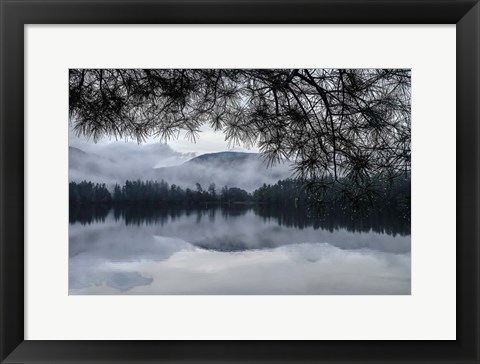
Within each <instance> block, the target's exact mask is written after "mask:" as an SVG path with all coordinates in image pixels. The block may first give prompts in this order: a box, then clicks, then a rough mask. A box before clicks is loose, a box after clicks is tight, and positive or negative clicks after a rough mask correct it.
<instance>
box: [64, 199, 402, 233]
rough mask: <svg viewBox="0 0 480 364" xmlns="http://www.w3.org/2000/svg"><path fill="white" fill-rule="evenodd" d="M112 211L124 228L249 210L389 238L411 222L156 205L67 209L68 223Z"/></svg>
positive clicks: (365, 214) (361, 213)
mask: <svg viewBox="0 0 480 364" xmlns="http://www.w3.org/2000/svg"><path fill="white" fill-rule="evenodd" d="M111 210H113V218H114V219H115V220H116V221H124V222H125V224H126V225H137V226H141V225H152V224H154V225H160V226H163V225H165V224H168V223H170V222H173V221H175V220H176V219H178V218H181V217H184V216H186V217H190V216H192V217H194V218H195V220H196V222H197V223H200V222H201V221H202V219H206V220H207V221H208V222H210V223H214V222H215V218H216V217H217V216H218V215H220V216H221V217H222V219H223V221H226V223H228V219H229V218H230V217H240V216H244V215H245V214H246V213H247V212H249V211H252V212H254V213H255V215H257V216H259V217H261V218H263V219H264V221H275V222H276V223H277V224H278V225H281V226H286V227H291V228H297V229H304V228H314V229H322V230H329V231H334V230H338V229H346V230H347V231H351V232H368V231H374V232H377V233H385V234H389V235H396V234H400V235H409V234H410V219H409V216H410V215H409V214H408V217H407V216H405V215H403V212H402V211H398V210H395V209H392V208H385V207H382V208H371V209H368V210H358V209H357V210H349V209H347V208H345V207H334V206H330V207H328V208H324V209H322V210H318V209H317V210H312V209H307V208H292V207H289V208H285V207H281V206H267V205H256V206H251V205H235V206H216V207H213V206H212V207H205V208H196V209H185V208H161V207H155V206H129V207H114V208H113V209H110V208H108V207H104V206H103V207H102V206H97V205H93V206H83V207H76V208H74V209H71V210H70V223H75V222H79V223H81V224H90V223H93V222H104V221H105V218H106V216H107V215H108V213H109V211H111Z"/></svg>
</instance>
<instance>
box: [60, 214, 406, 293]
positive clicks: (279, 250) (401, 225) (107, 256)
mask: <svg viewBox="0 0 480 364" xmlns="http://www.w3.org/2000/svg"><path fill="white" fill-rule="evenodd" d="M70 213H71V214H70V230H69V238H70V242H69V244H70V249H69V289H70V293H71V294H409V293H410V235H409V232H410V228H409V224H407V223H406V222H403V221H402V220H401V219H398V218H394V216H392V215H389V214H388V213H383V214H370V215H368V216H363V217H361V218H360V217H359V218H358V219H355V218H354V217H352V215H351V214H346V213H334V212H331V211H330V212H329V213H324V214H321V213H316V214H313V213H312V212H309V211H303V210H302V211H299V210H295V209H290V210H286V209H279V208H276V209H273V208H266V207H262V206H241V205H238V206H231V207H210V208H209V207H206V208H203V209H202V208H200V209H159V208H148V207H144V206H143V207H137V208H114V209H108V208H101V207H100V208H99V207H95V208H89V209H76V210H73V211H70Z"/></svg>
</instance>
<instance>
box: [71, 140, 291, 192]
mask: <svg viewBox="0 0 480 364" xmlns="http://www.w3.org/2000/svg"><path fill="white" fill-rule="evenodd" d="M139 148H140V147H138V146H129V145H125V144H118V145H107V146H102V147H98V148H96V149H94V152H91V151H87V152H86V151H84V150H82V149H80V148H76V147H69V180H70V181H75V182H80V181H83V180H87V181H92V182H97V183H106V184H107V185H109V186H112V185H113V184H115V183H119V184H123V183H125V181H126V180H127V179H129V180H136V179H140V180H161V179H163V180H165V181H167V182H168V183H169V184H176V185H178V186H181V187H182V188H192V189H195V188H196V186H195V184H196V183H200V184H201V186H202V187H203V188H204V189H207V188H208V187H209V185H210V184H211V183H215V185H216V188H217V191H219V190H220V189H221V188H222V187H223V186H228V187H239V188H242V189H245V190H247V191H249V192H251V191H253V190H255V189H256V188H258V187H261V186H262V185H263V184H264V183H267V184H273V183H275V182H277V181H278V180H279V179H285V178H287V177H289V176H290V174H291V172H290V164H289V163H280V164H276V165H275V166H272V167H267V163H266V161H265V160H264V157H263V156H262V155H261V154H258V153H242V152H219V153H208V154H202V155H200V156H197V157H194V158H191V159H189V160H187V161H186V162H183V161H185V158H188V157H189V156H188V155H186V154H180V153H177V152H174V151H172V150H171V149H170V148H169V147H168V146H164V145H161V144H160V145H152V146H145V147H141V149H139ZM160 163H162V164H163V165H165V164H167V165H168V164H173V163H175V164H174V165H173V166H170V167H161V168H154V166H155V165H158V164H160ZM179 163H181V164H179Z"/></svg>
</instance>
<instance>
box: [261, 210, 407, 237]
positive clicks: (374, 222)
mask: <svg viewBox="0 0 480 364" xmlns="http://www.w3.org/2000/svg"><path fill="white" fill-rule="evenodd" d="M254 211H255V214H257V215H258V216H261V217H263V218H264V220H265V221H267V220H274V221H276V222H277V223H278V224H279V225H282V226H287V227H294V228H299V229H303V228H309V227H313V228H314V229H324V230H329V231H332V232H333V231H334V230H338V229H346V230H347V231H352V232H368V231H374V232H377V233H385V234H389V235H396V234H400V235H409V234H410V219H409V216H410V215H408V218H407V217H406V216H404V215H402V212H401V211H398V210H394V209H392V208H382V209H380V208H375V209H373V208H372V209H356V210H353V209H348V208H346V207H345V206H342V207H340V206H338V207H335V206H329V207H326V208H323V209H321V210H318V209H316V210H314V209H293V208H281V207H278V206H256V207H255V209H254Z"/></svg>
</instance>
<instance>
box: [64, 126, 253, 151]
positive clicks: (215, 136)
mask: <svg viewBox="0 0 480 364" xmlns="http://www.w3.org/2000/svg"><path fill="white" fill-rule="evenodd" d="M155 143H158V140H155V139H153V138H152V139H149V140H147V141H146V144H155ZM105 144H117V145H118V146H119V147H121V145H122V144H126V145H128V146H129V148H132V145H133V144H134V143H132V141H131V140H130V141H127V142H126V141H124V140H120V141H116V140H115V139H113V138H112V139H110V138H104V139H102V140H100V141H98V142H97V143H93V141H92V140H91V139H87V138H85V137H77V136H76V135H75V134H74V133H73V132H72V131H71V130H70V133H69V145H70V146H72V147H76V148H80V149H82V150H84V151H93V150H94V149H97V147H101V146H102V145H105ZM135 144H136V143H135ZM167 144H168V145H169V146H170V147H171V148H172V149H173V150H174V151H177V152H180V153H189V154H190V153H195V155H197V156H198V155H201V154H205V153H213V152H221V151H226V150H235V151H239V152H250V153H254V152H258V148H257V147H254V148H250V149H246V148H244V147H243V146H235V147H231V148H229V146H228V143H227V142H226V141H225V136H224V134H223V133H222V132H214V131H213V129H212V128H210V127H209V126H207V125H204V126H202V128H201V133H200V134H199V137H198V138H197V140H196V142H195V143H193V142H191V141H190V140H188V139H187V138H185V133H181V134H180V135H179V137H178V139H176V140H170V141H169V142H168V143H167ZM138 147H139V149H142V148H141V147H142V146H141V145H139V146H138Z"/></svg>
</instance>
